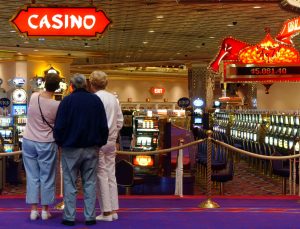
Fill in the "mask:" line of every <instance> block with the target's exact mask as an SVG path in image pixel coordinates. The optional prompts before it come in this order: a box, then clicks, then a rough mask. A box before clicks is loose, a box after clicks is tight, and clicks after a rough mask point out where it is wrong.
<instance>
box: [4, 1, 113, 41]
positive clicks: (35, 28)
mask: <svg viewBox="0 0 300 229" xmlns="http://www.w3.org/2000/svg"><path fill="white" fill-rule="evenodd" d="M10 22H11V23H12V24H13V26H15V27H16V29H17V30H18V31H19V32H20V33H23V34H25V35H26V36H28V37H84V38H89V37H97V36H98V35H99V34H102V33H103V32H104V31H105V29H106V28H107V27H108V25H109V24H110V23H111V21H110V20H109V18H108V17H107V16H106V15H105V13H104V12H103V11H102V10H98V9H97V8H96V7H93V6H91V7H59V6H55V7H54V6H38V5H28V6H25V8H24V9H20V10H19V11H18V12H17V14H16V15H15V16H14V17H13V18H12V19H11V20H10Z"/></svg>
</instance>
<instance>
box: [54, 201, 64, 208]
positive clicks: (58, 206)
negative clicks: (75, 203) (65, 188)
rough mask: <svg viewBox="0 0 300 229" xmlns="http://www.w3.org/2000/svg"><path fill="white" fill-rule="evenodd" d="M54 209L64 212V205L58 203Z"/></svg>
mask: <svg viewBox="0 0 300 229" xmlns="http://www.w3.org/2000/svg"><path fill="white" fill-rule="evenodd" d="M54 208H55V209H57V210H64V208H65V203H64V202H63V201H62V202H60V203H58V204H57V205H56V206H55V207H54Z"/></svg>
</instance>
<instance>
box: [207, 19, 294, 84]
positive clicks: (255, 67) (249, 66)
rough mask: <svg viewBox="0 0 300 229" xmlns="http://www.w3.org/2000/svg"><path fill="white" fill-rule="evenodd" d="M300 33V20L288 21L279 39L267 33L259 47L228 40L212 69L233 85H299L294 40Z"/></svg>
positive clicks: (224, 41)
mask: <svg viewBox="0 0 300 229" xmlns="http://www.w3.org/2000/svg"><path fill="white" fill-rule="evenodd" d="M299 32H300V17H298V18H294V19H291V20H288V21H286V22H285V23H284V26H283V27H282V29H281V31H280V33H279V34H278V35H277V36H276V37H275V38H273V37H272V36H271V35H270V31H269V30H268V29H266V36H265V37H264V39H263V40H262V41H261V42H260V43H258V44H255V45H251V44H248V43H246V42H243V41H239V40H237V39H235V38H232V37H227V38H225V39H224V40H223V42H222V44H221V47H220V50H219V53H218V55H217V56H216V57H215V59H214V60H213V61H212V62H211V63H210V65H209V69H210V70H211V71H213V72H216V73H221V74H222V81H223V82H229V83H230V82H232V83H234V82H262V83H273V82H299V81H300V53H299V51H298V50H297V49H296V48H295V47H294V46H293V42H292V40H291V38H292V37H294V36H295V35H297V34H298V33H299Z"/></svg>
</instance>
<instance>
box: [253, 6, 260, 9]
mask: <svg viewBox="0 0 300 229" xmlns="http://www.w3.org/2000/svg"><path fill="white" fill-rule="evenodd" d="M253 9H261V6H253Z"/></svg>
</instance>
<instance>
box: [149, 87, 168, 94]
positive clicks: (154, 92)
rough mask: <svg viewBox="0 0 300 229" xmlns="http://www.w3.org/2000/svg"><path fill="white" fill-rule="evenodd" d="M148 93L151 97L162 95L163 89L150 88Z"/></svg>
mask: <svg viewBox="0 0 300 229" xmlns="http://www.w3.org/2000/svg"><path fill="white" fill-rule="evenodd" d="M150 92H151V93H152V94H153V95H163V94H164V93H165V89H164V88H163V87H151V88H150Z"/></svg>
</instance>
